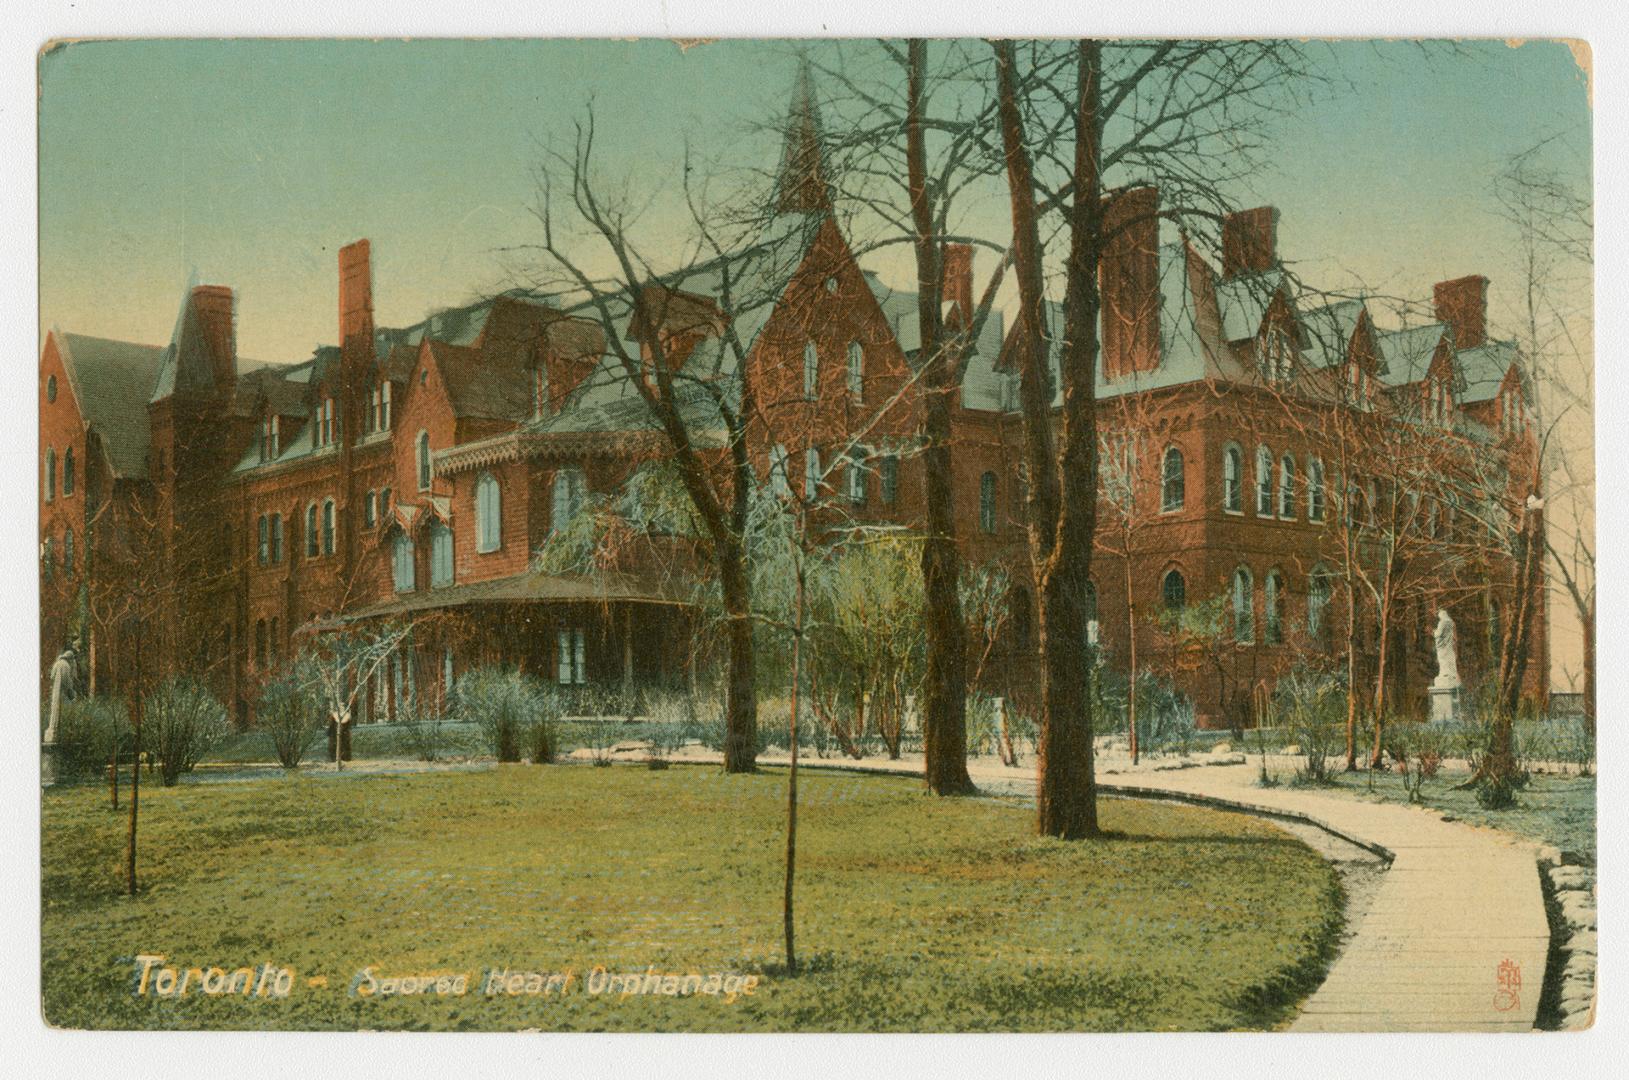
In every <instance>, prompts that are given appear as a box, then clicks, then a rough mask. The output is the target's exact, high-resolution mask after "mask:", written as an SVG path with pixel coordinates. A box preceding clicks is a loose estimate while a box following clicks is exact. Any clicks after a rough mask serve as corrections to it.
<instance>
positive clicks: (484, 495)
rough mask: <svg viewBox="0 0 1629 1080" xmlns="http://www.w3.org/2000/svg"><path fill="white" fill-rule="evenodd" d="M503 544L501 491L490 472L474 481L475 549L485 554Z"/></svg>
mask: <svg viewBox="0 0 1629 1080" xmlns="http://www.w3.org/2000/svg"><path fill="white" fill-rule="evenodd" d="M502 546H503V491H502V489H501V488H500V487H499V486H498V480H497V478H496V477H494V476H493V475H492V474H491V473H482V474H481V477H480V479H479V480H477V481H475V550H476V551H478V552H481V553H482V554H485V553H486V552H489V551H497V550H498V548H500V547H502Z"/></svg>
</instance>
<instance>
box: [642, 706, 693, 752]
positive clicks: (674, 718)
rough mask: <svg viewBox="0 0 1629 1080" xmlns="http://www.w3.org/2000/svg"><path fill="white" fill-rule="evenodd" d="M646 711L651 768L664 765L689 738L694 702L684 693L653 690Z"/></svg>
mask: <svg viewBox="0 0 1629 1080" xmlns="http://www.w3.org/2000/svg"><path fill="white" fill-rule="evenodd" d="M646 712H647V714H648V716H649V718H650V757H649V758H648V764H649V765H650V767H651V768H653V769H665V768H667V762H668V758H670V757H672V756H673V754H674V753H676V752H677V751H678V750H679V749H680V748H681V747H682V746H684V744H685V742H686V741H688V736H689V733H690V730H691V724H692V722H693V720H694V715H695V710H694V707H693V703H692V702H691V700H690V698H689V697H688V696H686V695H684V694H653V695H651V696H650V698H649V702H648V705H647V708H646Z"/></svg>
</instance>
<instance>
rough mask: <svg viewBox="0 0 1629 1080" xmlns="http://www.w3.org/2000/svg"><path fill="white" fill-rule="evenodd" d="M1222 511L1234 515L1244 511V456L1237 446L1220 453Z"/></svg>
mask: <svg viewBox="0 0 1629 1080" xmlns="http://www.w3.org/2000/svg"><path fill="white" fill-rule="evenodd" d="M1222 509H1223V510H1226V511H1228V512H1229V513H1234V514H1237V513H1240V512H1242V511H1243V510H1244V454H1243V452H1242V451H1240V450H1239V448H1238V447H1237V446H1228V447H1226V448H1225V449H1223V451H1222Z"/></svg>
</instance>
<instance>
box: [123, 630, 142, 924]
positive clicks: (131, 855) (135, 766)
mask: <svg viewBox="0 0 1629 1080" xmlns="http://www.w3.org/2000/svg"><path fill="white" fill-rule="evenodd" d="M141 639H142V632H141V623H140V622H137V623H136V693H135V695H134V696H135V699H136V700H135V707H136V722H135V724H134V741H135V744H136V746H135V756H134V757H132V758H131V759H130V841H129V846H128V848H127V849H126V851H125V863H124V876H125V887H126V890H127V891H128V892H129V894H130V895H131V896H135V895H136V803H137V801H138V799H139V797H140V794H141V718H142V714H143V713H145V712H146V711H147V703H146V702H145V701H143V700H142V696H141V695H142V679H141Z"/></svg>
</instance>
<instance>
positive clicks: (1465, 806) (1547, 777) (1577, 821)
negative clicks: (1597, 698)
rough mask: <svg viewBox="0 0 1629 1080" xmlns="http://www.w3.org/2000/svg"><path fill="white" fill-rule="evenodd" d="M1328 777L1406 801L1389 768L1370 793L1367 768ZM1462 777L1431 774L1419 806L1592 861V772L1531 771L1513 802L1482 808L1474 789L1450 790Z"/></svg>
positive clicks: (1354, 790)
mask: <svg viewBox="0 0 1629 1080" xmlns="http://www.w3.org/2000/svg"><path fill="white" fill-rule="evenodd" d="M1331 776H1332V779H1333V781H1334V784H1333V788H1334V789H1335V790H1339V791H1343V792H1346V793H1348V794H1353V795H1357V796H1360V797H1363V798H1373V799H1377V800H1382V801H1386V802H1403V803H1406V802H1408V793H1407V792H1406V791H1405V790H1404V789H1403V780H1402V777H1401V776H1400V775H1399V774H1397V773H1395V772H1380V773H1376V774H1375V775H1374V777H1373V781H1374V789H1373V791H1372V792H1371V791H1370V787H1369V783H1370V777H1369V774H1368V773H1367V772H1359V773H1348V772H1338V771H1337V772H1334V773H1332V774H1331ZM1465 776H1466V774H1465V773H1463V772H1458V771H1449V770H1446V769H1444V770H1443V771H1442V772H1441V773H1439V774H1438V776H1437V778H1436V779H1433V780H1427V781H1426V782H1425V784H1424V786H1423V787H1422V788H1421V790H1420V795H1421V797H1422V798H1423V799H1424V800H1425V805H1427V806H1429V807H1431V808H1432V809H1434V810H1440V811H1442V812H1444V813H1448V814H1452V815H1453V816H1454V817H1456V818H1459V819H1460V820H1461V821H1467V822H1470V823H1472V824H1475V825H1486V826H1489V827H1491V828H1495V829H1507V830H1509V831H1510V832H1514V833H1518V834H1520V835H1522V836H1525V837H1528V838H1529V839H1532V840H1537V841H1540V842H1541V843H1545V844H1553V845H1555V846H1556V847H1558V848H1560V849H1561V851H1562V852H1564V853H1567V854H1568V856H1569V861H1574V860H1576V861H1579V862H1582V863H1584V864H1586V865H1589V866H1593V865H1595V777H1593V776H1565V775H1556V774H1554V773H1534V774H1533V776H1532V779H1531V780H1530V781H1529V782H1528V785H1527V786H1526V787H1525V788H1523V789H1521V790H1520V791H1519V792H1517V794H1516V806H1515V807H1513V808H1512V809H1509V810H1484V809H1483V808H1482V807H1481V806H1479V805H1477V802H1476V793H1475V792H1473V791H1456V790H1454V788H1455V786H1456V785H1458V784H1460V783H1462V782H1463V781H1464V780H1465Z"/></svg>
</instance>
